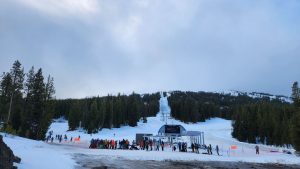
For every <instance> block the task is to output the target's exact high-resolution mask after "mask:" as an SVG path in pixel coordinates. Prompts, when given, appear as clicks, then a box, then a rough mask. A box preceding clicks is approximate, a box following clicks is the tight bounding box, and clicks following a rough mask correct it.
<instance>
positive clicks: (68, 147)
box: [4, 97, 300, 169]
mask: <svg viewBox="0 0 300 169" xmlns="http://www.w3.org/2000/svg"><path fill="white" fill-rule="evenodd" d="M160 104H161V106H160V108H161V111H160V113H158V114H157V116H156V117H148V118H147V123H143V122H139V123H138V126H136V127H129V126H124V127H121V128H113V129H103V130H102V131H100V132H99V133H97V134H92V135H91V134H87V133H85V132H83V131H79V130H77V131H67V130H68V128H69V127H68V122H67V121H66V120H62V119H60V120H56V121H54V122H53V123H52V124H51V126H50V128H49V131H53V134H54V137H55V135H56V134H62V135H65V134H66V135H67V136H68V140H69V139H70V137H73V138H75V137H78V136H79V135H80V137H81V140H80V142H70V141H66V142H65V141H63V142H62V143H58V141H57V140H55V141H54V143H45V142H42V141H33V140H29V139H24V138H20V137H11V136H9V137H4V141H5V142H6V143H7V144H8V145H9V146H10V147H11V148H12V150H13V151H14V153H15V154H16V155H17V156H20V157H21V158H22V163H21V164H20V165H19V168H20V169H28V168H30V169H39V168H45V169H47V168H49V169H50V168H55V169H60V168H62V169H65V168H74V167H75V166H76V165H77V164H76V161H75V159H74V156H77V155H78V154H80V155H89V156H94V157H95V158H97V157H105V158H106V157H108V158H122V159H130V160H157V161H161V160H184V161H189V160H197V161H198V160H200V161H239V162H240V161H242V162H257V163H282V164H297V165H300V158H299V157H296V156H295V155H288V154H284V153H282V150H283V148H276V147H272V146H265V145H260V149H261V153H260V155H256V154H255V149H254V147H255V145H254V144H248V143H242V142H239V141H237V140H236V139H234V138H232V136H231V130H232V127H231V121H230V120H224V119H220V118H213V119H210V120H207V121H206V122H200V123H195V124H185V123H182V122H180V121H177V120H174V119H168V123H169V124H180V125H182V126H183V127H185V128H186V129H187V130H193V131H195V130H196V131H203V132H204V133H205V144H207V145H208V144H211V145H212V146H213V147H215V146H216V145H218V146H219V147H220V154H221V156H216V155H212V156H210V155H204V154H195V153H183V152H172V151H171V149H168V148H167V149H166V151H164V152H162V151H159V152H157V151H151V152H147V151H142V150H103V149H88V147H89V141H90V140H91V139H92V138H102V139H114V140H121V139H128V140H129V141H130V142H131V141H132V140H134V139H135V134H136V133H152V134H157V131H158V129H159V128H160V127H161V126H162V125H164V124H165V120H162V118H161V117H162V116H161V113H162V112H167V113H168V112H169V111H170V108H169V106H168V102H167V99H166V97H162V98H161V100H160ZM232 145H234V146H237V149H236V150H230V147H231V146H232ZM204 151H205V150H201V152H204ZM272 151H273V152H272ZM290 151H293V150H290ZM213 153H214V151H213ZM58 161H61V162H59V163H58Z"/></svg>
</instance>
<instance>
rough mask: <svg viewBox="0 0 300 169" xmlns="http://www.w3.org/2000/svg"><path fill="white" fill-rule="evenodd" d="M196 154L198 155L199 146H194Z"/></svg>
mask: <svg viewBox="0 0 300 169" xmlns="http://www.w3.org/2000/svg"><path fill="white" fill-rule="evenodd" d="M195 149H196V153H197V154H199V144H195Z"/></svg>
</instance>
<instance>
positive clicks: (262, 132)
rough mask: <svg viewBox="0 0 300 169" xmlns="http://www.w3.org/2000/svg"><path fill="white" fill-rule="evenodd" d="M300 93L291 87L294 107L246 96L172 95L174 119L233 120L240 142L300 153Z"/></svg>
mask: <svg viewBox="0 0 300 169" xmlns="http://www.w3.org/2000/svg"><path fill="white" fill-rule="evenodd" d="M299 98H300V90H299V88H298V83H297V82H295V83H294V85H293V87H292V99H293V104H291V103H289V102H285V101H283V100H281V99H279V98H275V99H270V97H261V98H260V97H259V98H253V97H249V96H248V95H247V94H239V95H237V96H233V95H231V94H221V93H210V92H182V91H173V92H171V95H170V97H169V98H168V100H169V105H170V107H171V115H172V117H174V118H176V119H178V120H181V121H183V122H193V123H196V122H199V121H205V120H206V119H210V118H212V117H220V118H225V119H229V120H232V126H233V131H232V136H233V137H234V138H237V139H238V140H239V141H243V142H249V143H263V144H269V145H279V146H290V145H293V147H294V148H295V149H296V150H298V151H300V145H299V144H300V108H299V107H300V99H299Z"/></svg>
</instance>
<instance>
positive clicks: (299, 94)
mask: <svg viewBox="0 0 300 169" xmlns="http://www.w3.org/2000/svg"><path fill="white" fill-rule="evenodd" d="M291 98H292V99H293V101H294V104H295V105H296V106H297V107H299V106H300V90H299V87H298V82H294V83H293V86H292V96H291Z"/></svg>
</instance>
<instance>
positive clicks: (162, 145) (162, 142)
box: [161, 141, 165, 151]
mask: <svg viewBox="0 0 300 169" xmlns="http://www.w3.org/2000/svg"><path fill="white" fill-rule="evenodd" d="M164 146H165V143H164V141H161V151H164Z"/></svg>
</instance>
